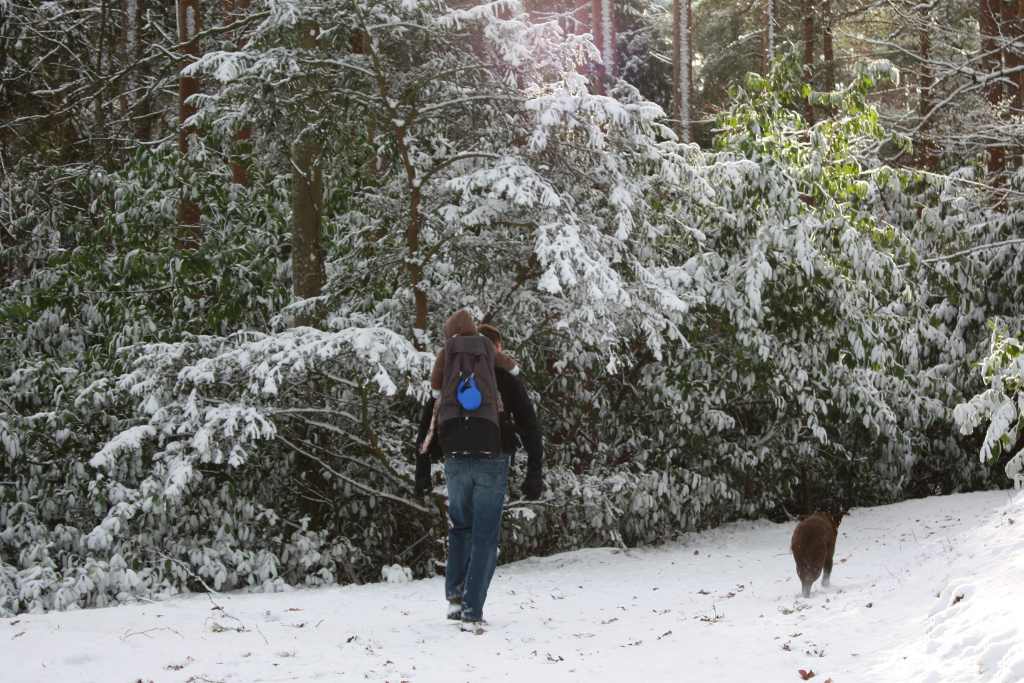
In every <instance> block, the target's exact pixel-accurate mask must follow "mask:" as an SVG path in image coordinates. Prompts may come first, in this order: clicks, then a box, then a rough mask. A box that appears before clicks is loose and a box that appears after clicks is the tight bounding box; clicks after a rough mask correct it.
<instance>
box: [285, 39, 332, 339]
mask: <svg viewBox="0 0 1024 683" xmlns="http://www.w3.org/2000/svg"><path fill="white" fill-rule="evenodd" d="M298 30H299V47H300V48H302V49H312V48H314V47H316V33H317V31H318V28H317V26H316V25H315V24H314V23H312V22H308V21H307V22H303V23H301V24H300V25H299V29H298ZM320 154H321V149H320V145H319V143H318V142H317V140H316V139H315V137H314V136H313V134H312V133H310V132H308V131H306V132H303V133H302V136H301V137H300V138H299V139H298V140H296V141H295V142H294V143H293V144H292V291H293V293H294V294H295V296H296V297H298V298H300V299H308V298H311V297H317V296H320V294H321V293H322V291H323V286H324V280H325V276H324V253H323V244H322V242H321V234H320V233H321V213H322V210H323V179H322V176H321V170H320ZM311 322H312V320H311V319H309V318H305V319H303V320H300V324H309V323H311Z"/></svg>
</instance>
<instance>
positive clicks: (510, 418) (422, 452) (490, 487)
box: [416, 311, 544, 633]
mask: <svg viewBox="0 0 1024 683" xmlns="http://www.w3.org/2000/svg"><path fill="white" fill-rule="evenodd" d="M457 315H460V316H461V318H460V319H459V325H458V327H459V333H460V334H462V335H466V336H473V335H476V334H481V335H482V336H483V337H485V338H487V339H488V340H490V341H489V344H488V346H491V347H493V349H494V351H495V352H496V353H500V352H501V351H502V350H503V349H502V338H501V334H500V333H499V332H498V330H497V329H495V328H494V327H491V326H489V325H482V326H481V327H480V328H479V330H477V328H476V326H475V324H474V325H473V326H472V329H468V326H467V325H466V321H465V312H464V311H461V312H459V314H457ZM455 318H456V316H452V318H449V321H448V322H447V323H446V324H445V336H446V338H447V341H446V344H445V349H446V351H445V353H446V354H448V356H446V358H445V364H446V367H451V366H450V365H449V364H450V363H458V362H459V359H458V357H457V356H456V355H454V353H453V352H452V349H453V348H455V346H456V345H454V344H452V333H453V332H455V324H454V323H453V320H454V319H455ZM455 336H458V335H455ZM479 374H480V375H481V376H483V375H485V374H486V373H483V372H480V373H479ZM494 379H495V382H496V385H497V393H498V394H499V396H500V398H501V401H500V403H499V404H498V406H499V408H500V409H501V410H500V413H499V420H498V422H499V424H500V430H499V431H498V433H497V434H496V436H497V437H498V438H497V441H495V440H494V439H493V438H492V435H491V431H490V429H489V424H487V423H485V422H481V421H480V419H481V418H477V417H475V416H474V415H472V414H467V413H466V411H465V410H461V411H459V413H458V417H457V419H447V420H445V419H443V417H444V416H445V415H446V414H449V413H450V411H446V409H445V405H446V402H448V403H450V399H449V398H448V397H447V396H446V395H445V393H444V392H446V391H450V389H449V388H447V387H445V388H443V389H442V395H441V396H440V397H435V399H433V400H431V401H430V402H428V403H427V405H426V406H424V409H423V414H422V417H421V420H420V430H419V435H418V437H417V440H416V445H417V449H416V452H417V459H416V493H417V494H418V495H422V494H425V493H426V492H427V491H429V490H430V488H431V482H430V461H431V455H432V454H433V455H435V456H436V455H439V454H441V453H443V455H444V457H445V479H446V481H447V485H448V562H447V565H446V570H445V597H446V598H447V600H448V618H449V619H455V620H461V621H462V628H463V630H466V631H474V632H477V633H479V632H481V631H482V624H483V607H484V602H485V601H486V599H487V590H488V588H489V586H490V583H491V578H492V577H493V576H494V568H495V565H496V564H497V550H498V539H499V536H500V531H501V515H502V510H503V509H504V504H505V492H506V489H507V487H508V468H509V460H510V457H511V456H512V455H513V454H514V453H515V451H516V449H517V447H518V446H519V445H520V443H521V444H522V445H523V447H524V448H525V449H526V451H527V454H528V461H527V476H526V481H525V482H524V484H523V495H524V496H525V497H526V498H528V499H530V500H536V499H537V498H539V497H540V495H541V493H542V491H543V460H544V453H543V446H542V441H541V433H540V424H539V422H538V420H537V415H536V412H535V411H534V409H533V404H532V402H531V401H530V398H529V396H528V395H527V393H526V388H525V387H524V386H523V383H522V382H521V381H520V380H519V378H518V377H517V376H516V375H515V374H514V373H513V372H511V371H509V370H506V369H505V368H503V367H496V368H494ZM489 381H490V380H489V378H488V377H486V376H484V377H483V378H482V383H483V384H484V385H487V384H488V383H489ZM484 393H486V389H485V392H484ZM437 401H440V402H441V404H440V407H439V408H438V411H437V414H436V415H435V405H434V404H435V402H437ZM435 431H436V432H437V437H436V438H433V434H434V432H435ZM425 441H427V443H426V447H424V442H425Z"/></svg>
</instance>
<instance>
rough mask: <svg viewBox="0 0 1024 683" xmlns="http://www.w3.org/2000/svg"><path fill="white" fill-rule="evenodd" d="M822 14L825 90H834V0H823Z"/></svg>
mask: <svg viewBox="0 0 1024 683" xmlns="http://www.w3.org/2000/svg"><path fill="white" fill-rule="evenodd" d="M821 14H822V23H823V26H822V33H821V52H822V56H823V57H824V59H825V90H827V91H828V92H832V91H833V90H835V89H836V58H835V53H834V52H833V49H832V47H833V46H832V0H823V2H822V3H821Z"/></svg>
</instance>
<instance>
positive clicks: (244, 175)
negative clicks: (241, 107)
mask: <svg viewBox="0 0 1024 683" xmlns="http://www.w3.org/2000/svg"><path fill="white" fill-rule="evenodd" d="M248 11H249V0H224V16H225V19H226V20H227V21H228V23H232V22H235V21H237V20H239V19H241V18H242V17H243V16H245V13H246V12H248ZM235 47H236V48H237V49H239V50H241V49H242V48H243V47H245V39H244V37H243V36H242V35H241V34H240V32H239V34H236V36H235ZM251 137H252V128H250V127H249V126H248V125H246V126H242V128H241V129H240V130H239V131H238V134H237V135H236V136H235V146H236V152H237V148H241V149H243V150H244V149H246V148H247V147H248V143H249V139H250V138H251ZM231 182H233V183H236V184H238V185H245V186H248V185H249V169H248V168H247V167H246V166H245V164H244V163H243V161H242V160H241V159H240V158H239V157H238V155H237V153H236V154H233V155H232V157H231Z"/></svg>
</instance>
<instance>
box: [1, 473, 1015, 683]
mask: <svg viewBox="0 0 1024 683" xmlns="http://www.w3.org/2000/svg"><path fill="white" fill-rule="evenodd" d="M792 529H793V525H792V524H781V525H780V524H772V523H769V522H754V523H750V522H745V523H738V524H732V525H729V526H726V527H722V528H719V529H716V530H713V531H710V532H707V533H702V534H690V535H687V536H685V537H683V538H682V539H681V540H680V541H679V542H678V543H675V544H672V545H668V546H663V547H659V548H652V549H644V550H629V551H620V550H614V549H599V550H585V551H580V552H573V553H566V554H563V555H558V556H554V557H548V558H543V559H531V560H527V561H524V562H518V563H515V564H512V565H509V566H503V567H499V568H498V572H497V574H496V576H495V580H494V583H493V584H492V586H491V597H490V598H489V602H488V606H487V612H486V616H487V618H488V620H489V621H490V624H491V625H490V629H489V630H488V632H487V633H485V634H483V635H479V636H477V635H472V634H466V633H461V632H460V631H459V630H458V628H457V626H455V625H454V624H453V623H451V622H447V621H445V619H444V604H443V600H442V583H441V579H439V578H438V579H431V580H424V581H414V582H407V583H390V584H376V585H368V586H352V587H342V588H330V589H320V590H299V591H293V592H288V593H279V594H274V595H254V594H240V593H236V594H225V595H217V596H215V597H214V598H213V600H211V598H210V597H209V596H204V595H191V596H183V597H179V598H175V599H171V600H168V601H165V602H160V603H154V604H139V605H130V606H122V607H115V608H109V609H93V610H84V611H77V612H70V613H59V614H46V615H23V616H20V617H17V618H13V619H6V620H4V621H3V622H2V624H0V662H2V664H0V667H2V668H0V679H2V680H3V681H5V682H7V683H14V682H22V681H26V682H27V681H47V682H52V681H61V682H68V683H71V682H76V683H77V682H85V681H96V682H98V683H114V682H124V683H134V682H135V681H138V680H140V679H141V680H142V681H154V682H157V683H162V682H164V681H170V682H172V683H174V682H182V683H184V682H189V683H204V682H208V681H224V682H227V681H239V682H243V681H244V682H255V681H314V680H316V681H320V680H322V681H361V680H371V681H395V682H397V681H416V682H419V681H480V680H516V681H522V680H533V681H537V682H538V683H539V682H540V681H723V682H725V681H743V682H747V681H750V682H763V681H769V682H773V681H800V680H801V678H802V677H801V675H800V670H804V671H805V672H807V673H810V672H812V671H813V673H814V676H813V679H811V680H813V681H815V682H816V683H824V682H825V681H827V680H828V679H832V681H833V682H834V683H854V682H857V681H864V682H865V683H868V682H870V683H878V682H880V681H894V682H895V681H900V682H904V681H934V682H940V681H941V682H942V683H951V682H954V681H993V682H998V683H1019V682H1020V681H1024V496H1016V497H1014V496H1013V494H1012V493H1011V492H1007V491H996V492H984V493H973V494H964V495H955V496H945V497H935V498H929V499H924V500H916V501H909V502H905V503H900V504H897V505H889V506H885V507H878V508H861V509H856V510H854V511H853V512H852V514H851V515H850V516H849V517H847V518H846V519H845V520H843V524H842V527H841V528H840V538H839V541H838V543H837V548H836V565H835V569H834V572H833V585H832V587H831V588H829V589H824V590H823V589H821V588H820V585H819V584H815V588H814V591H813V592H812V594H811V597H810V599H806V600H805V599H803V598H801V597H799V594H800V584H799V581H798V580H797V578H796V573H795V571H794V569H793V561H792V558H791V557H790V555H789V552H788V544H789V535H790V533H791V532H792Z"/></svg>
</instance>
